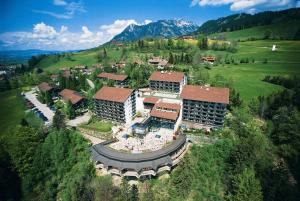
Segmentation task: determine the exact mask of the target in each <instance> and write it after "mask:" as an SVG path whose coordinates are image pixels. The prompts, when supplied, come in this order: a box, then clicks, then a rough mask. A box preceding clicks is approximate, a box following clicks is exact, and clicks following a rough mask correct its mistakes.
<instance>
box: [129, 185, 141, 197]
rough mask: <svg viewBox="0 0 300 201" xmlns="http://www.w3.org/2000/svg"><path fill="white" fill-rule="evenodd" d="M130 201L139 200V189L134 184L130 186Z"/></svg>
mask: <svg viewBox="0 0 300 201" xmlns="http://www.w3.org/2000/svg"><path fill="white" fill-rule="evenodd" d="M130 198H131V199H130V201H138V200H139V189H138V188H137V186H136V185H135V184H133V185H132V186H131V189H130Z"/></svg>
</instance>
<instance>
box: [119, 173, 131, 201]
mask: <svg viewBox="0 0 300 201" xmlns="http://www.w3.org/2000/svg"><path fill="white" fill-rule="evenodd" d="M120 190H121V194H120V198H121V200H122V201H130V196H129V193H130V186H129V184H128V181H127V180H126V179H125V178H124V177H123V178H122V183H121V187H120Z"/></svg>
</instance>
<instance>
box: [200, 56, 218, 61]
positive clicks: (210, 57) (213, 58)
mask: <svg viewBox="0 0 300 201" xmlns="http://www.w3.org/2000/svg"><path fill="white" fill-rule="evenodd" d="M202 61H203V62H204V63H214V62H215V61H216V57H214V56H207V57H202Z"/></svg>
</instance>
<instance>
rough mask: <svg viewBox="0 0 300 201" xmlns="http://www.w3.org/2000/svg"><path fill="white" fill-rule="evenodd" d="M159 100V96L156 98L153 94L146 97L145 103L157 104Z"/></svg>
mask: <svg viewBox="0 0 300 201" xmlns="http://www.w3.org/2000/svg"><path fill="white" fill-rule="evenodd" d="M157 101H158V98H155V97H153V96H150V97H146V98H145V99H144V101H143V102H144V103H151V104H155V103H156V102H157Z"/></svg>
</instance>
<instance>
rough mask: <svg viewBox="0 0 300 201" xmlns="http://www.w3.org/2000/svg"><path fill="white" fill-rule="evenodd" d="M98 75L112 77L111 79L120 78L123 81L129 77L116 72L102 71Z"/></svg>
mask: <svg viewBox="0 0 300 201" xmlns="http://www.w3.org/2000/svg"><path fill="white" fill-rule="evenodd" d="M97 77H99V78H107V79H111V80H118V81H123V80H126V78H127V77H128V76H127V75H117V74H114V73H105V72H103V73H100V74H99V75H98V76H97Z"/></svg>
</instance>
